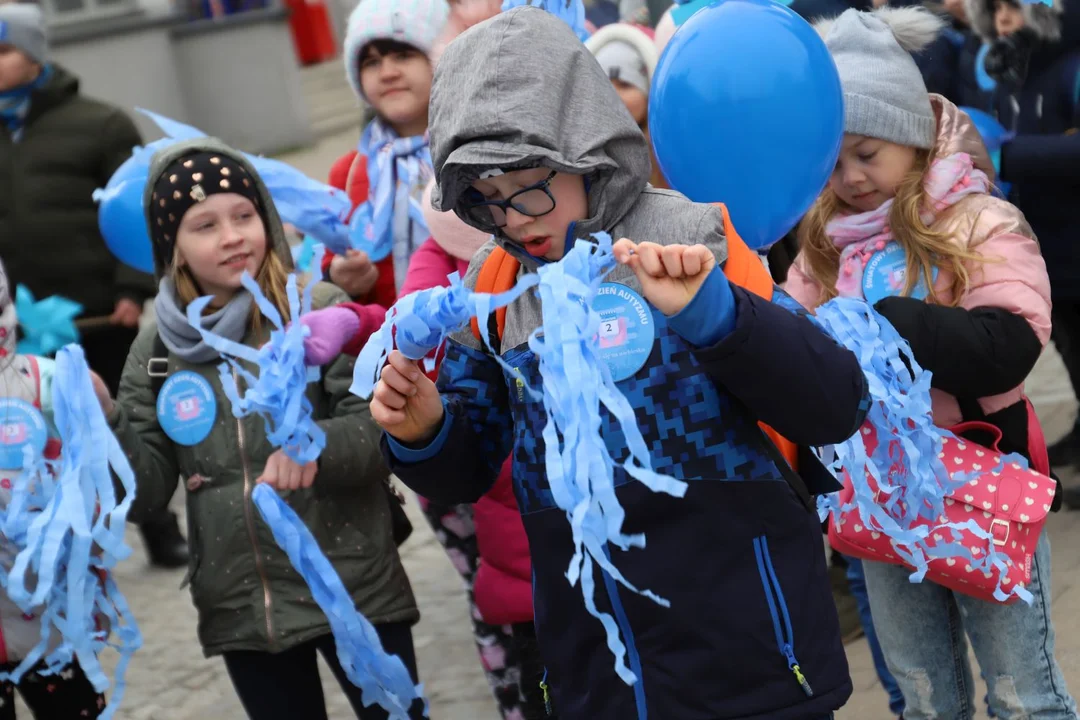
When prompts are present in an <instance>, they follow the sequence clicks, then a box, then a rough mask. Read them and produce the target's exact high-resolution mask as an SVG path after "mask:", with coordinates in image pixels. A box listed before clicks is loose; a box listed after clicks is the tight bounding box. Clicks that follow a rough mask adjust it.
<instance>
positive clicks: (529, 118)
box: [429, 6, 727, 348]
mask: <svg viewBox="0 0 1080 720" xmlns="http://www.w3.org/2000/svg"><path fill="white" fill-rule="evenodd" d="M429 112H430V116H431V122H430V132H431V159H432V162H433V164H434V166H435V177H436V182H437V186H436V188H435V189H434V190H433V191H432V194H431V204H432V206H433V207H434V208H435V209H436V210H454V211H456V212H457V214H458V216H459V217H461V218H462V219H465V218H466V217H467V216H466V214H465V213H464V207H463V203H465V202H467V201H466V200H465V191H466V189H467V188H468V187H469V186H470V185H471V184H472V182H473V181H474V180H476V179H477V178H478V177H479V176H480V174H481V173H482V172H483V171H485V170H488V169H491V168H499V169H501V170H504V171H505V170H511V169H518V168H528V167H536V166H538V165H542V166H544V167H549V168H551V169H552V170H558V171H561V172H566V173H573V174H578V175H585V176H586V177H587V178H588V179H589V183H588V188H589V217H588V218H586V219H584V220H582V221H580V222H578V223H576V224H575V225H574V226H572V228H571V232H572V233H573V235H574V237H575V238H585V237H588V236H589V235H590V234H592V233H594V232H597V231H600V230H603V231H606V232H608V233H610V234H611V236H612V238H615V239H618V238H620V237H628V238H630V239H632V240H634V241H636V242H654V243H659V244H661V245H668V244H672V243H685V244H691V245H693V244H703V245H707V246H708V247H709V248H710V249H711V250H712V251H713V254H714V255H716V259H717V262H719V263H722V262H723V261H724V260H725V259H727V244H726V242H725V240H724V235H723V218H722V216H721V214H720V212H719V210H717V209H716V208H714V207H712V206H710V205H701V204H696V203H691V202H689V201H687V200H686V198H685V197H683V196H682V195H680V194H679V193H677V192H674V191H671V190H658V189H656V188H653V187H651V186H650V185H649V184H648V178H649V173H650V172H651V170H652V165H651V158H650V156H649V148H648V143H647V141H646V140H645V136H644V135H642V133H641V130H640V129H639V128H638V126H637V124H636V123H635V122H634V120H633V118H632V117H631V116H630V113H629V111H627V110H626V106H625V105H623V103H622V100H620V99H619V96H618V94H617V93H616V92H615V89H614V88H613V87H612V85H611V81H610V80H609V79H608V78H607V76H606V75H605V74H604V71H603V70H602V69H601V68H600V65H599V63H597V62H596V58H595V57H593V55H592V53H590V52H589V50H588V48H586V47H585V45H584V44H582V43H581V41H579V40H578V39H577V37H576V36H575V35H574V34H573V32H571V31H570V29H569V28H568V27H567V25H566V23H564V22H563V21H562V20H559V19H558V18H556V17H555V16H553V15H551V14H549V13H547V12H545V11H543V10H540V9H538V8H533V7H529V6H523V7H519V8H515V9H514V10H511V11H509V12H504V13H500V14H499V15H496V16H495V17H494V18H491V19H490V20H487V21H485V22H483V23H480V24H478V25H476V26H474V27H472V28H470V29H469V30H466V31H465V32H464V33H462V34H461V35H460V36H459V37H458V38H457V39H455V40H454V42H453V43H451V44H450V46H449V47H447V49H446V52H445V54H444V55H443V57H442V59H441V60H440V62H439V66H438V68H437V69H436V72H435V79H434V82H433V83H432V86H431V107H430V111H429ZM466 222H467V220H466ZM494 243H498V244H500V245H502V246H503V247H504V248H506V249H507V250H509V251H511V252H512V253H513V254H514V255H515V257H517V258H519V259H520V260H521V262H522V269H521V272H522V273H526V272H531V271H533V270H535V269H536V267H537V261H536V260H535V259H533V258H531V257H529V256H528V255H525V254H524V253H521V252H519V251H516V250H515V248H514V245H513V243H512V242H511V241H510V240H509V239H508V238H506V237H505V236H503V235H501V234H500V235H496V236H495V238H494V240H493V242H492V243H489V244H488V245H487V246H486V247H484V248H481V250H480V251H479V252H478V253H477V254H476V255H475V256H474V257H473V260H472V263H471V265H470V267H469V273H468V275H467V277H466V284H467V285H468V286H469V287H473V286H474V285H475V282H476V276H477V275H478V274H479V271H480V267H481V266H482V264H483V262H484V260H485V259H487V256H488V255H489V254H490V253H491V250H492V248H494ZM571 245H572V242H571V241H570V239H569V238H568V242H567V247H568V248H569V247H570V246H571ZM608 280H609V281H612V282H620V283H623V284H626V285H628V286H630V287H632V288H634V290H635V291H636V292H641V288H640V286H639V285H638V283H637V280H636V279H635V278H634V276H633V273H632V272H631V271H630V270H629V269H627V268H622V267H620V268H618V269H616V270H615V271H613V272H612V273H611V274H610V275H609V276H608ZM539 322H540V299H539V298H538V297H537V296H535V295H532V294H527V295H525V296H524V297H522V298H521V299H519V300H518V301H517V302H515V303H514V304H513V305H512V306H511V307H510V308H509V309H508V311H507V320H506V330H505V335H504V343H503V346H504V347H514V346H516V345H518V344H520V343H523V342H525V341H526V340H527V339H528V336H529V334H530V333H531V332H532V331H533V330H534V329H535V328H536V326H537V325H538V324H539ZM454 339H455V340H457V341H458V342H461V343H463V344H466V345H468V346H470V347H477V348H478V347H479V345H478V344H477V341H476V340H475V338H473V336H472V334H471V332H470V331H465V332H463V333H459V334H458V335H456V336H455V337H454Z"/></svg>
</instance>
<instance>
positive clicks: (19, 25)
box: [0, 2, 49, 64]
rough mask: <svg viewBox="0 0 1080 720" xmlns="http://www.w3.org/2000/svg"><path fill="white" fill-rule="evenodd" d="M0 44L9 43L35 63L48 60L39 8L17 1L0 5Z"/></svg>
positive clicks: (47, 47) (46, 43) (43, 21)
mask: <svg viewBox="0 0 1080 720" xmlns="http://www.w3.org/2000/svg"><path fill="white" fill-rule="evenodd" d="M0 44H5V45H11V46H12V47H13V48H15V49H16V50H18V51H20V52H21V53H22V54H23V55H26V56H27V57H29V58H30V59H31V60H33V61H34V62H36V63H41V64H45V63H46V62H48V60H47V58H46V56H47V55H48V52H49V43H48V40H47V39H46V37H45V18H44V17H42V15H41V8H39V7H38V6H37V5H33V4H30V3H19V2H9V3H5V4H3V5H0Z"/></svg>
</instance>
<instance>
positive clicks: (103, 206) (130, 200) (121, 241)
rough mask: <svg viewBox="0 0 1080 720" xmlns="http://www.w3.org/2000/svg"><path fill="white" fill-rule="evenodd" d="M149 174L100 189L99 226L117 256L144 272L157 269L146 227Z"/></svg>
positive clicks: (96, 195)
mask: <svg viewBox="0 0 1080 720" xmlns="http://www.w3.org/2000/svg"><path fill="white" fill-rule="evenodd" d="M145 187H146V177H145V176H143V177H142V179H139V178H137V177H132V178H130V179H128V180H124V181H123V182H120V183H119V184H117V185H114V186H113V187H106V188H105V189H104V190H98V191H97V192H96V193H95V194H94V197H95V199H96V200H97V201H98V203H99V205H98V227H99V228H100V229H101V235H102V237H104V238H105V244H106V245H108V247H109V250H110V251H111V252H112V254H113V255H115V256H116V259H117V260H119V261H120V262H122V263H124V264H125V265H130V266H131V267H133V268H135V269H136V270H141V271H142V272H146V273H152V272H154V251H153V248H152V247H151V245H150V233H149V232H148V231H147V228H146V211H145V210H144V209H143V189H144V188H145Z"/></svg>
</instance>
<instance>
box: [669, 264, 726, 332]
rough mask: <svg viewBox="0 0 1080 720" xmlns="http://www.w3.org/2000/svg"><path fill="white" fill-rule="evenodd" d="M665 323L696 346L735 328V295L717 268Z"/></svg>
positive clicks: (722, 273)
mask: <svg viewBox="0 0 1080 720" xmlns="http://www.w3.org/2000/svg"><path fill="white" fill-rule="evenodd" d="M668 324H669V325H670V326H671V328H672V330H674V331H675V332H677V333H678V334H679V335H681V336H682V337H683V339H685V340H686V341H687V342H688V343H690V344H691V345H694V346H696V347H711V346H713V345H715V344H716V343H718V342H720V341H721V340H723V339H724V338H725V337H727V336H728V335H729V334H730V333H731V331H732V330H734V329H735V295H734V294H733V293H732V292H731V285H730V284H729V283H728V280H727V278H726V277H725V276H724V271H723V270H721V269H720V268H719V267H715V268H713V270H712V272H710V273H709V277H707V278H705V282H704V283H703V284H702V286H701V288H700V289H699V290H698V291H697V294H696V295H694V297H693V298H691V300H690V302H689V303H687V305H686V307H684V308H683V309H682V310H680V311H679V312H677V313H675V314H674V315H672V316H671V317H670V318H668Z"/></svg>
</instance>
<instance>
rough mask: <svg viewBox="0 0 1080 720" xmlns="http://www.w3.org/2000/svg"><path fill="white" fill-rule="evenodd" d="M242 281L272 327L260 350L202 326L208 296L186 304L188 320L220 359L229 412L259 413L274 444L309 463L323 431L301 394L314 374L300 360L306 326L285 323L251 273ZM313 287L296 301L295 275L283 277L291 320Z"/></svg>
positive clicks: (323, 436) (305, 308)
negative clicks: (247, 365)
mask: <svg viewBox="0 0 1080 720" xmlns="http://www.w3.org/2000/svg"><path fill="white" fill-rule="evenodd" d="M316 262H318V260H316ZM242 282H243V284H244V287H245V288H246V289H247V291H248V292H250V293H251V295H252V297H253V298H254V299H255V302H256V303H257V304H258V307H259V310H260V311H261V312H262V314H263V317H265V318H266V319H267V320H268V321H269V322H270V323H271V324H273V326H274V330H273V331H271V333H270V340H269V341H268V342H266V343H265V344H264V345H263V346H262V347H261V348H258V349H255V348H251V347H248V346H246V345H243V344H242V343H238V342H234V341H232V340H228V339H226V338H223V337H219V336H217V335H215V334H214V333H213V332H211V331H209V330H207V329H205V328H203V327H202V323H201V322H200V318H201V317H202V312H203V310H204V309H205V308H206V306H207V305H208V304H209V302H210V301H211V299H212V298H209V297H203V298H199V299H197V300H195V301H193V302H192V303H190V304H189V305H188V308H187V317H188V323H189V324H190V325H191V326H192V327H194V328H196V329H198V331H199V333H200V334H201V335H202V337H203V340H205V341H206V343H207V344H208V345H210V347H212V348H214V349H215V350H217V351H218V352H219V353H221V355H222V357H223V358H224V360H225V362H223V363H222V364H221V366H220V372H221V386H222V388H223V389H224V391H225V394H226V395H227V396H228V398H229V402H230V403H231V404H232V411H233V415H234V416H235V417H237V418H242V417H247V416H248V415H258V416H260V417H262V418H263V421H264V423H265V425H266V437H267V439H268V440H269V441H270V443H271V444H272V445H273V446H274V447H280V448H282V449H283V450H284V451H285V453H286V454H287V455H288V456H289V458H291V459H292V460H293V461H295V462H296V463H298V464H300V465H304V464H307V463H309V462H313V461H314V460H315V459H317V458H318V457H319V454H320V453H321V452H322V449H323V447H324V446H325V445H326V434H325V433H324V432H323V430H322V428H320V427H319V426H318V424H316V422H315V421H314V420H313V419H312V417H311V413H312V405H311V401H310V400H309V399H308V397H307V394H306V389H307V386H308V383H311V382H315V381H317V380H318V379H319V377H320V375H319V369H318V368H309V367H308V366H307V365H306V363H305V362H304V338H306V337H307V335H308V334H309V332H310V330H309V329H308V328H307V326H305V325H304V324H303V323H300V322H293V323H292V324H291V325H286V324H285V322H284V321H283V320H282V318H281V315H280V314H279V313H278V311H277V308H275V307H274V304H273V303H271V302H270V301H269V300H268V299H267V298H266V296H265V295H263V293H262V291H261V290H260V289H259V286H258V284H256V282H255V280H254V279H253V278H252V277H251V275H249V274H248V273H246V272H245V273H244V275H243V278H242ZM313 287H314V283H309V284H308V286H307V287H306V288H305V289H304V295H303V302H301V300H300V296H299V293H298V291H297V287H296V275H295V274H293V275H290V276H289V280H288V284H287V286H286V290H287V294H288V298H289V312H290V314H291V315H292V317H293V319H294V320H297V319H299V318H300V316H301V315H302V314H304V313H306V312H308V311H309V310H310V309H311V292H312V288H313ZM241 361H246V362H249V363H251V364H252V365H255V366H256V367H257V368H258V374H257V375H256V374H252V373H251V372H249V371H248V370H247V369H246V368H245V367H244V366H243V364H242V363H241ZM237 378H239V380H242V381H243V383H244V385H245V386H246V389H245V390H243V391H241V389H240V383H239V382H238V380H237Z"/></svg>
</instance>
